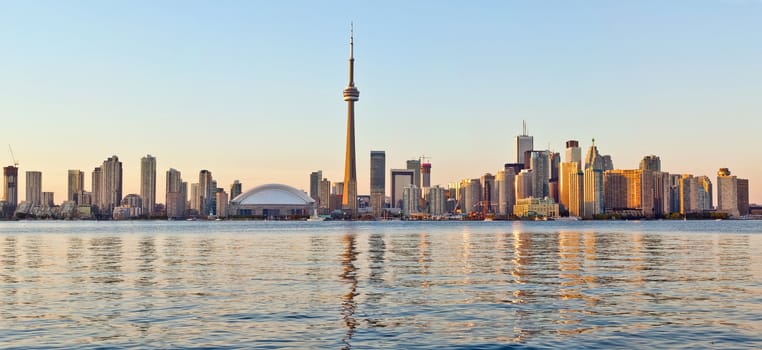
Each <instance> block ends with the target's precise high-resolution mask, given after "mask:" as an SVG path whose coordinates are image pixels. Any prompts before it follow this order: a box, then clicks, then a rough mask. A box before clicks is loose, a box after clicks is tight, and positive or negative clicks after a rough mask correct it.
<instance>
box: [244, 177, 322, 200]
mask: <svg viewBox="0 0 762 350" xmlns="http://www.w3.org/2000/svg"><path fill="white" fill-rule="evenodd" d="M311 190H312V188H311V187H310V191H311ZM318 192H319V191H318ZM241 193H243V191H242V188H241V182H240V181H238V180H235V181H233V184H232V185H230V200H233V199H235V197H238V195H240V194H241ZM315 202H316V203H317V202H319V200H315Z"/></svg>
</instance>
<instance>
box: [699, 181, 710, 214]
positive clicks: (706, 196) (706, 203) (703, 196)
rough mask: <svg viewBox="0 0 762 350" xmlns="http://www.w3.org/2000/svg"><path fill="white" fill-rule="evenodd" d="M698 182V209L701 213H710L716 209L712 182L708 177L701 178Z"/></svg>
mask: <svg viewBox="0 0 762 350" xmlns="http://www.w3.org/2000/svg"><path fill="white" fill-rule="evenodd" d="M696 181H697V185H698V187H697V193H698V198H697V205H698V206H697V207H696V209H697V210H698V211H700V212H704V211H709V210H712V209H713V208H714V206H713V205H712V180H709V177H708V176H699V177H697V178H696Z"/></svg>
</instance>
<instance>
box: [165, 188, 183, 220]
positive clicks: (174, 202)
mask: <svg viewBox="0 0 762 350" xmlns="http://www.w3.org/2000/svg"><path fill="white" fill-rule="evenodd" d="M166 198H167V199H166V200H167V203H166V205H167V206H166V211H167V218H168V219H182V218H184V217H185V198H183V194H182V193H180V192H167V197H166Z"/></svg>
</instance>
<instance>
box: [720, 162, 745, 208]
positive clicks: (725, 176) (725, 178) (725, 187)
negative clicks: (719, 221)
mask: <svg viewBox="0 0 762 350" xmlns="http://www.w3.org/2000/svg"><path fill="white" fill-rule="evenodd" d="M717 211H721V212H724V213H727V214H728V215H730V216H739V215H740V211H739V210H738V178H736V176H735V175H730V170H728V168H720V170H719V171H717Z"/></svg>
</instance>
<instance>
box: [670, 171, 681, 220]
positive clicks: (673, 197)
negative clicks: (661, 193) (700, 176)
mask: <svg viewBox="0 0 762 350" xmlns="http://www.w3.org/2000/svg"><path fill="white" fill-rule="evenodd" d="M681 178H682V175H679V174H670V175H669V212H670V213H680V179H681Z"/></svg>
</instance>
